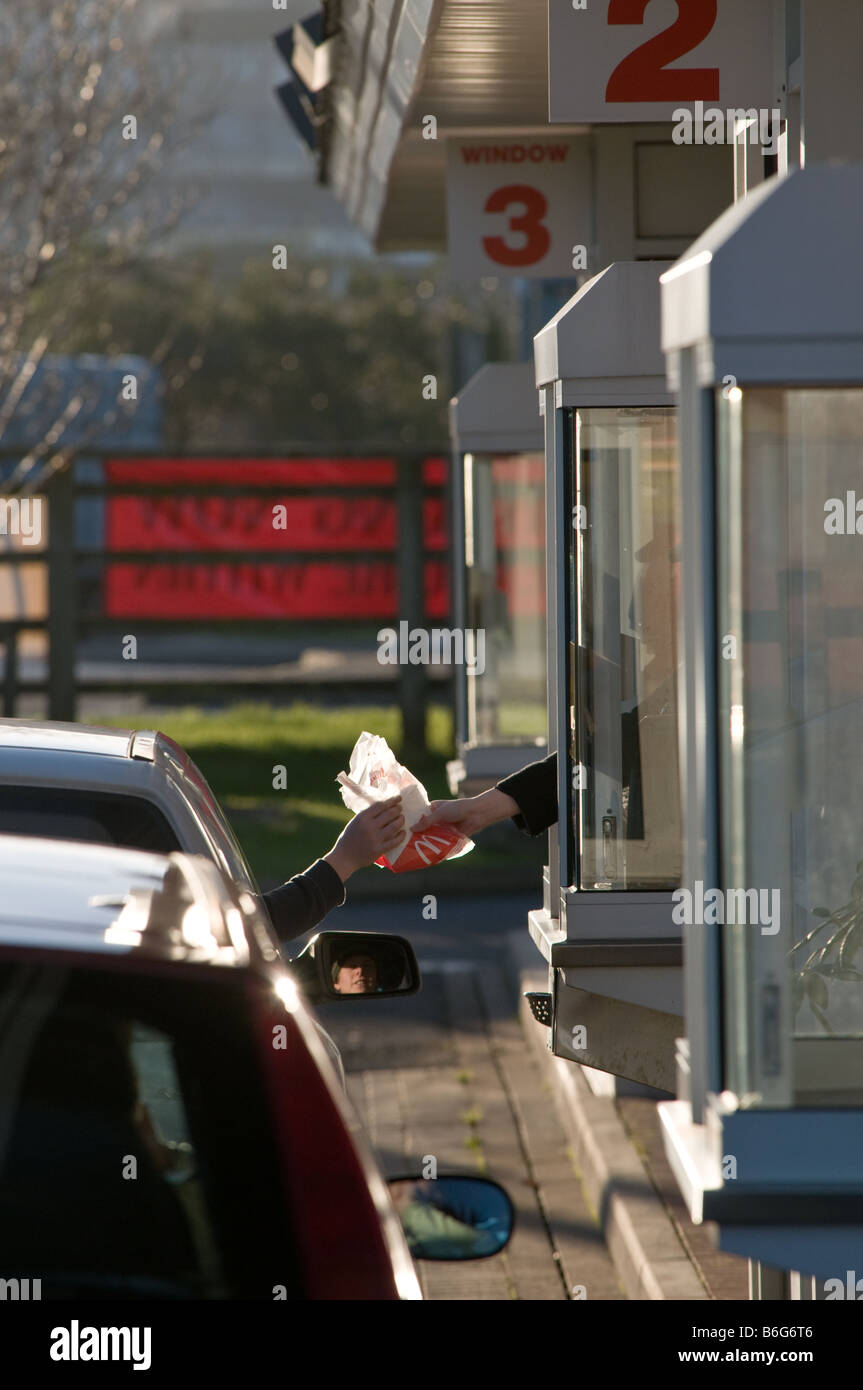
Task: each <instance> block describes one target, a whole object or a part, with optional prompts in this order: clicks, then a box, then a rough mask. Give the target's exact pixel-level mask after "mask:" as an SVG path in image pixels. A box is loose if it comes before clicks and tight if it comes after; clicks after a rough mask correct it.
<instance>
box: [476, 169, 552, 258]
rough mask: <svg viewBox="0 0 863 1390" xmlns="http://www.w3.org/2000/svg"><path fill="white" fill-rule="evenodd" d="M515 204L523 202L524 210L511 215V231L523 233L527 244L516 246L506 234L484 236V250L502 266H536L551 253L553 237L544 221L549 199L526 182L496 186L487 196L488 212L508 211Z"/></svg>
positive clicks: (486, 205)
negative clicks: (512, 244) (510, 242)
mask: <svg viewBox="0 0 863 1390" xmlns="http://www.w3.org/2000/svg"><path fill="white" fill-rule="evenodd" d="M513 203H521V204H522V206H523V207H524V212H521V213H519V215H518V217H510V219H509V229H510V231H511V232H521V234H522V235H523V237H524V245H523V246H519V247H516V248H515V249H513V247H512V246H510V245H509V243H508V242H507V241H506V239H505V238H504V237H502V236H484V237H483V239H482V244H483V249H484V250H485V253H486V255H487V256H488V257H489V259H490V260H493V261H496V262H497V264H498V265H515V266H518V265H535V264H536V262H537V261H541V260H542V258H543V256H545V255H546V254H547V253H548V248H549V247H550V246H551V236H550V234H549V230H548V228H547V227H546V226H545V224H544V223H543V220H542V219H543V218H544V217H545V214H546V213H547V212H548V200H547V198H546V197H545V195H544V194H543V193H540V191H539V189H538V188H531V187H530V185H529V184H525V183H509V184H507V186H506V187H505V188H496V189H495V190H494V192H493V193H490V194H489V196H488V198H487V199H486V204H485V211H486V212H506V210H507V208H509V207H510V206H511V205H512V204H513Z"/></svg>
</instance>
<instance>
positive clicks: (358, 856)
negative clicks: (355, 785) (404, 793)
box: [324, 796, 405, 883]
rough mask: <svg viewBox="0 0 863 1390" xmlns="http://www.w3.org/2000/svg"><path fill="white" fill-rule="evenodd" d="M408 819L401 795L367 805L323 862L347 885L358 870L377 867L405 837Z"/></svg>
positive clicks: (345, 829)
mask: <svg viewBox="0 0 863 1390" xmlns="http://www.w3.org/2000/svg"><path fill="white" fill-rule="evenodd" d="M404 834H405V818H404V812H403V810H402V799H401V797H400V796H391V797H389V799H388V800H387V801H378V802H376V803H375V804H374V806H367V807H366V809H365V810H364V811H359V812H358V813H357V815H355V816H354V818H353V820H351V821H349V822H348V824H347V825H346V826H345V828H344V830H343V831H342V833H341V835H340V836H339V838H338V839H337V840H336V843H335V844H334V845H333V847H332V849H331V850H330V852H329V854H325V855H324V859H325V860H326V861H327V863H328V864H329V865H330V867H331V868H333V869H335V871H336V873H337V874H338V876H339V878H340V879H341V880H342V883H346V882H347V880H348V879H349V878H350V876H351V874H353V873H356V871H357V869H362V868H365V866H366V864H374V862H375V860H376V859H379V858H380V856H381V855H382V854H386V852H387V850H391V849H394V848H395V846H396V845H397V844H398V843H399V840H402V839H403V838H404Z"/></svg>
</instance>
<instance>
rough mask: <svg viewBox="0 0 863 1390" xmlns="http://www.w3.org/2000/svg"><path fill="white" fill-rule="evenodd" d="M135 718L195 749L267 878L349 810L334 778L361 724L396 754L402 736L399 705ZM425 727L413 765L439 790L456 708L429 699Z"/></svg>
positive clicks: (433, 791) (490, 858) (497, 854)
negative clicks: (424, 746) (280, 783)
mask: <svg viewBox="0 0 863 1390" xmlns="http://www.w3.org/2000/svg"><path fill="white" fill-rule="evenodd" d="M100 722H101V723H110V724H114V725H119V726H120V727H127V726H128V723H129V721H128V719H113V720H105V719H101V720H100ZM134 722H135V725H136V727H138V728H144V727H148V726H150V727H152V726H153V725H155V727H157V728H159V729H160V730H161V731H162V732H163V733H166V734H168V735H169V736H170V737H171V738H173V739H176V741H177V743H179V744H181V745H182V747H183V748H185V749H186V750H187V751H188V752H189V753H190V754H191V756H192V758H194V760H195V762H196V763H197V764H198V766H199V767H200V769H201V771H202V772H203V774H204V776H205V777H206V779H207V781H208V782H209V784H210V786H211V787H212V789H213V791H214V793H215V795H216V797H217V798H218V800H219V802H220V803H221V805H222V807H223V809H224V811H225V813H226V815H227V816H228V818H229V820H230V821H231V824H232V825H233V827H234V830H235V832H236V835H237V838H238V839H239V841H240V843H241V844H242V846H243V848H244V850H245V852H246V854H247V856H248V859H249V862H250V864H251V866H252V868H253V870H254V871H255V873H256V875H257V877H258V879H259V881H260V883H261V885H262V887H264V888H267V887H271V886H273V885H274V884H276V883H280V882H282V881H283V880H284V879H286V878H290V876H291V874H294V873H298V872H299V871H300V870H302V869H305V868H306V867H307V866H308V865H309V864H311V863H312V861H313V860H315V859H317V858H318V857H319V856H320V855H321V854H325V853H326V851H327V850H328V849H329V848H330V846H331V845H332V843H333V841H334V840H335V839H336V837H337V835H338V834H339V832H340V830H341V828H342V826H343V825H345V824H346V822H347V821H348V820H349V819H350V814H351V813H350V812H349V811H348V810H347V809H346V807H345V806H344V804H343V802H342V799H341V795H340V792H339V786H338V783H337V782H336V780H335V779H336V773H338V772H341V771H342V770H344V771H347V768H348V763H349V762H350V755H351V749H352V748H353V746H354V744H355V743H356V740H357V738H358V737H359V735H360V733H361V732H362V731H363V729H368V731H369V732H370V733H374V734H382V735H383V737H384V738H385V739H386V740H387V742H388V743H389V745H390V747H391V748H392V749H393V752H394V753H395V754H396V756H397V757H398V756H399V750H400V746H401V716H400V714H399V710H398V707H397V706H395V705H393V706H380V707H375V706H351V707H348V708H343V709H330V708H321V707H318V706H315V705H310V704H300V703H297V704H294V705H291V706H287V707H275V706H272V705H267V704H242V705H234V706H232V707H230V708H227V709H224V710H204V709H200V708H197V707H190V708H184V709H172V710H159V711H158V712H154V713H153V714H152V715H147V716H140V715H139V716H137V717H136V719H135V721H134ZM427 727H428V745H429V752H428V754H427V756H426V758H425V759H424V760H423V761H422V762H421V763H420V762H415V763H412V764H411V765H410V766H411V771H412V772H413V773H414V774H415V775H416V776H417V777H418V778H419V779H420V781H421V782H422V783H423V784H424V786H425V788H426V791H427V792H428V795H429V798H430V799H431V800H434V799H435V798H436V797H448V796H449V788H448V786H447V780H446V762H447V759H448V758H451V757H452V756H453V755H454V748H453V734H452V717H451V715H450V713H449V711H448V710H445V709H442V708H440V707H438V706H434V705H432V706H431V708H430V710H429V717H428V726H427ZM279 765H283V766H284V767H285V769H286V773H287V788H286V789H285V790H284V791H277V790H275V789H274V787H273V780H274V772H273V769H274V768H275V767H278V766H279ZM519 838H522V837H519ZM524 841H525V853H526V855H527V856H528V857H529V858H533V857H535V855H534V854H533V852H532V847H531V845H530V842H529V841H528V840H527V838H526V837H524ZM511 860H512V851H511V850H504V851H503V852H501V850H499V849H496V848H488V849H481V848H480V846H479V845H478V846H477V848H476V849H475V850H474V851H473V852H472V853H471V854H470V855H469V856H468V858H467V859H465V860H463V861H460V862H461V863H464V864H467V863H468V862H471V863H473V864H474V865H476V866H477V867H480V866H481V865H487V867H488V868H489V870H492V869H493V868H494V867H495V866H496V865H498V864H500V863H501V862H502V861H505V862H511ZM449 867H450V866H447V867H446V872H447V873H448V872H449ZM452 870H453V871H454V872H455V871H456V870H457V865H455V864H454V865H452ZM364 872H370V871H364ZM384 872H386V871H384V870H379V869H375V870H374V873H375V874H378V873H380V874H383V873H384ZM442 872H444V870H442Z"/></svg>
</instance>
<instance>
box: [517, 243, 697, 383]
mask: <svg viewBox="0 0 863 1390" xmlns="http://www.w3.org/2000/svg"><path fill="white" fill-rule="evenodd" d="M670 266H671V262H670V261H667V260H665V261H615V262H614V263H613V264H612V265H609V266H606V268H605V270H601V271H600V272H599V274H598V275H595V276H594V277H593V279H592V280H589V281H588V282H587V284H586V285H582V287H581V289H580V290H579V291H578V293H577V294H575V295H573V297H572V299H570V300H569V302H568V303H566V304H565V305H564V306H563V308H562V309H560V310H559V311H558V313H557V314H555V316H554V318H553V319H550V320H549V322H548V323H547V324H546V325H545V327H544V328H542V329H541V330H540V332H539V333H538V334H537V335H536V337H535V338H534V359H535V367H536V385H537V387H538V388H541V387H543V386H548V385H552V384H553V385H554V387H555V404H556V405H558V406H562V405H569V406H584V407H586V406H590V405H597V406H618V405H619V406H627V405H629V406H666V405H673V404H674V398H673V396H672V394H671V392H670V390H669V389H668V387H667V385H666V381H665V361H664V358H663V355H662V348H661V344H660V331H659V330H660V291H659V277H660V275H661V274H662V273H663V271H665V270H667V269H669V268H670Z"/></svg>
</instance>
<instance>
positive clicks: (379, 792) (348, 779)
mask: <svg viewBox="0 0 863 1390" xmlns="http://www.w3.org/2000/svg"><path fill="white" fill-rule="evenodd" d="M337 781H338V782H339V783H340V784H341V793H342V800H343V801H344V803H345V805H346V806H347V808H348V810H349V811H353V812H354V815H356V813H357V811H362V810H364V809H365V807H366V806H371V805H372V804H373V803H374V802H376V801H386V799H387V798H388V797H390V796H395V795H396V794H397V793H398V794H399V795H400V796H401V799H402V808H403V810H404V817H405V828H406V833H405V836H404V839H403V840H401V841H400V843H399V844H397V845H396V846H395V848H394V849H391V850H390V851H389V853H388V854H386V855H381V857H380V859H376V860H375V863H376V864H379V865H380V866H381V868H382V869H392V871H393V873H394V874H403V873H405V872H406V871H407V870H409V869H427V868H428V867H429V866H430V865H431V864H440V863H441V861H442V860H444V859H457V858H458V857H459V855H462V854H467V853H468V851H469V850H472V849H473V840H468V839H467V837H466V836H464V835H462V834H460V833H459V831H458V830H455V829H454V828H453V827H451V826H448V825H433V826H432V827H431V829H430V830H423V831H420V832H419V833H417V832H415V831H414V830H413V829H412V827H413V826H414V825H416V823H417V821H418V820H420V819H421V818H422V817H423V816H424V815H425V814H426V812H427V811H428V808H429V800H428V797H427V796H426V789H425V787H424V786H423V784H422V782H418V781H417V779H416V777H414V775H413V773H412V772H409V771H408V769H407V768H406V767H402V765H401V763H400V762H397V760H396V757H395V754H394V753H393V751H392V749H391V748H390V747H389V744H388V743H387V741H386V739H385V738H381V737H380V736H379V735H378V734H369V733H366V732H365V731H363V733H361V734H360V736H359V738H358V739H357V741H356V743H355V744H354V751H353V752H352V753H351V762H350V768H349V770H348V772H340V773H339V775H338V778H337Z"/></svg>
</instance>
